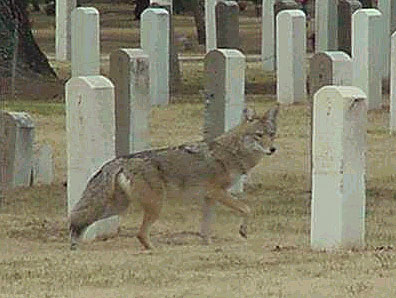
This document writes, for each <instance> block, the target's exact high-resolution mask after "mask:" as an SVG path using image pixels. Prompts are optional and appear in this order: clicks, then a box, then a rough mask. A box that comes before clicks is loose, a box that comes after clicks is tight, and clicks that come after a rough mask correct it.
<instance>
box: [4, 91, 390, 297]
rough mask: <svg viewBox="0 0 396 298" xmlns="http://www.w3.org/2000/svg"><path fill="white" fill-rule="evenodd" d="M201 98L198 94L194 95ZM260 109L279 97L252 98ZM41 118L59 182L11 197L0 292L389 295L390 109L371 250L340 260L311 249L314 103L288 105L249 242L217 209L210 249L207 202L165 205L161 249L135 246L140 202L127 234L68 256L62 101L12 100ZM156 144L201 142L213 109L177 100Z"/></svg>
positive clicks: (155, 130)
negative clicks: (205, 230) (204, 224)
mask: <svg viewBox="0 0 396 298" xmlns="http://www.w3.org/2000/svg"><path fill="white" fill-rule="evenodd" d="M195 97H196V98H195V99H196V100H197V101H198V96H195ZM248 102H249V106H252V107H255V108H256V110H258V111H259V112H262V111H264V110H266V109H267V108H268V107H270V106H271V105H272V104H273V102H274V98H273V97H268V96H262V95H256V96H253V95H251V96H248ZM5 108H6V109H7V110H13V111H21V110H24V111H27V112H29V113H30V114H31V115H32V117H33V118H34V120H35V123H36V135H37V140H38V142H40V143H46V142H47V143H50V144H51V145H52V146H53V147H54V159H55V167H56V168H55V169H56V171H55V173H56V177H55V182H54V184H53V185H51V186H35V187H33V188H18V189H15V190H13V191H10V192H9V193H7V194H6V196H5V199H4V200H3V201H2V203H1V209H0V210H1V213H0V226H1V229H0V243H1V245H0V293H1V294H2V295H5V296H4V297H18V296H16V294H20V297H27V296H29V297H92V296H94V295H95V296H96V297H110V296H111V297H290V296H291V297H309V296H311V297H330V296H331V297H336V296H337V295H338V296H339V297H348V296H358V297H391V296H393V295H392V294H395V293H394V287H393V285H394V283H395V281H396V280H395V279H396V278H395V276H396V275H395V273H396V256H395V250H396V247H394V242H395V239H396V230H395V228H394V227H395V224H396V213H395V211H394V210H395V208H394V205H395V204H396V175H395V170H394V169H395V166H396V165H395V163H396V162H395V159H394V156H395V154H396V152H395V151H396V149H395V148H396V146H395V145H396V144H395V143H396V141H395V139H394V137H391V136H390V135H389V134H388V132H387V129H386V127H387V124H388V115H387V114H388V113H387V111H386V110H385V109H383V110H378V111H372V112H369V127H368V148H369V150H368V154H367V211H366V213H367V218H366V246H365V247H364V248H361V249H356V250H349V251H339V252H333V253H325V252H316V251H312V250H311V249H310V248H309V233H310V193H309V192H308V191H307V190H308V189H309V188H308V181H309V180H308V168H307V164H308V150H309V141H310V136H309V116H310V107H309V104H298V105H292V106H284V107H282V109H281V112H280V115H279V123H278V125H279V129H278V138H277V141H276V145H277V146H278V148H279V150H278V152H277V153H276V154H275V155H274V156H272V157H268V158H264V160H263V161H262V162H261V163H260V165H259V166H258V167H257V168H255V169H254V170H253V172H252V174H251V176H250V178H249V180H248V184H247V187H246V202H247V203H248V205H249V206H250V207H251V208H252V210H253V213H252V217H251V222H250V225H249V236H248V240H247V241H245V240H244V239H242V238H241V237H240V236H239V235H238V227H239V218H238V217H237V216H235V215H233V214H232V213H231V212H230V210H228V209H226V208H224V207H222V206H219V207H218V208H217V216H216V223H215V224H214V231H213V243H212V244H211V245H209V246H204V245H202V244H201V239H200V237H199V236H198V235H197V232H198V230H199V223H200V218H201V213H200V210H201V206H200V203H199V202H198V201H194V200H193V199H191V201H188V202H182V201H180V200H178V199H177V198H176V199H174V200H172V201H166V202H165V205H164V209H163V212H162V215H161V218H160V220H159V221H158V222H157V223H156V224H155V226H154V228H153V232H152V240H153V244H154V245H155V246H156V248H155V249H154V250H153V251H151V252H144V251H143V250H142V248H141V245H140V243H139V242H138V241H137V239H136V238H135V234H136V233H137V229H138V227H139V224H140V220H141V216H142V214H141V212H140V207H139V206H138V204H132V206H131V207H130V208H129V209H128V211H127V213H126V214H125V215H124V216H123V217H122V224H121V230H120V233H119V236H118V237H116V238H113V239H108V240H107V241H96V242H93V243H87V244H82V245H81V246H80V247H79V249H78V250H77V251H70V249H69V238H68V231H67V220H66V188H65V186H64V185H63V182H64V181H65V179H66V152H65V148H66V146H65V145H66V144H65V124H64V123H65V119H64V117H65V114H64V104H63V103H48V102H31V101H30V102H23V101H22V102H20V101H19V102H6V103H5ZM150 119H151V129H150V130H151V142H152V144H153V146H168V145H176V144H180V143H183V142H186V141H192V140H197V139H199V138H200V137H201V135H202V130H201V128H202V124H203V121H202V119H203V105H202V104H201V103H179V104H172V105H170V106H168V107H164V108H155V109H154V110H153V111H152V113H151V116H150Z"/></svg>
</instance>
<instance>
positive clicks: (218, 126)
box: [204, 49, 246, 193]
mask: <svg viewBox="0 0 396 298" xmlns="http://www.w3.org/2000/svg"><path fill="white" fill-rule="evenodd" d="M204 63H205V71H204V86H205V97H206V98H205V100H206V108H205V123H204V137H205V139H206V140H208V141H210V140H213V139H214V138H216V137H217V136H219V135H221V134H222V133H224V132H225V131H228V130H230V129H231V128H233V127H234V126H236V125H238V124H239V123H240V121H241V119H242V113H243V109H244V108H245V68H246V57H245V56H244V55H243V54H242V53H241V52H240V51H238V50H232V49H217V50H213V51H210V52H209V53H207V54H206V56H205V61H204ZM244 180H245V178H244V177H242V178H241V179H240V180H238V181H237V182H236V183H235V184H234V186H233V187H232V189H231V191H232V192H234V193H238V192H242V191H243V182H244Z"/></svg>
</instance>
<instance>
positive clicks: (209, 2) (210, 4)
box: [205, 0, 219, 53]
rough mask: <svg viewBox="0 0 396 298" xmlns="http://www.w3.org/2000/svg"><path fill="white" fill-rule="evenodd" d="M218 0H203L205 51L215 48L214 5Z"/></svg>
mask: <svg viewBox="0 0 396 298" xmlns="http://www.w3.org/2000/svg"><path fill="white" fill-rule="evenodd" d="M218 1H219V0H205V37H206V53H208V52H209V51H211V50H214V49H216V13H215V7H216V4H217V2H218Z"/></svg>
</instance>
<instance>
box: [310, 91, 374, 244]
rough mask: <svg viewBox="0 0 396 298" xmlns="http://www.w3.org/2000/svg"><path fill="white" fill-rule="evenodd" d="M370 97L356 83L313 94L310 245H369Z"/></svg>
mask: <svg viewBox="0 0 396 298" xmlns="http://www.w3.org/2000/svg"><path fill="white" fill-rule="evenodd" d="M366 135H367V97H366V95H365V94H364V92H363V91H362V90H360V89H359V88H357V87H352V86H325V87H323V88H321V89H320V90H319V91H318V92H317V93H316V94H315V96H314V111H313V136H312V153H313V160H312V161H313V169H312V205H311V209H312V212H311V246H312V248H314V249H328V250H332V249H337V248H351V247H358V246H362V245H364V232H365V228H364V222H365V191H366V187H365V154H366Z"/></svg>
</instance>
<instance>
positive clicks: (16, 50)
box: [0, 0, 57, 88]
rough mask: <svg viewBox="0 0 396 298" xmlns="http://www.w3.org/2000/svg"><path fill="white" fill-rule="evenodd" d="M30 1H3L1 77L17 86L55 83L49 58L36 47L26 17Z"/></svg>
mask: <svg viewBox="0 0 396 298" xmlns="http://www.w3.org/2000/svg"><path fill="white" fill-rule="evenodd" d="M27 3H28V1H27V0H0V77H1V78H2V79H4V78H8V79H11V82H15V84H16V85H14V86H13V88H14V87H15V86H16V88H18V85H21V86H23V85H26V84H33V82H32V79H33V80H36V82H34V84H37V83H38V82H37V80H38V81H39V82H40V81H41V82H47V81H48V80H50V81H53V82H54V81H56V80H57V76H56V73H55V72H54V70H53V69H52V68H51V66H50V65H49V63H48V60H47V57H46V56H45V55H44V54H43V53H42V52H41V50H40V48H39V47H38V46H37V44H36V42H35V40H34V37H33V34H32V31H31V25H30V22H29V16H28V14H27V10H26V8H27Z"/></svg>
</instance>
